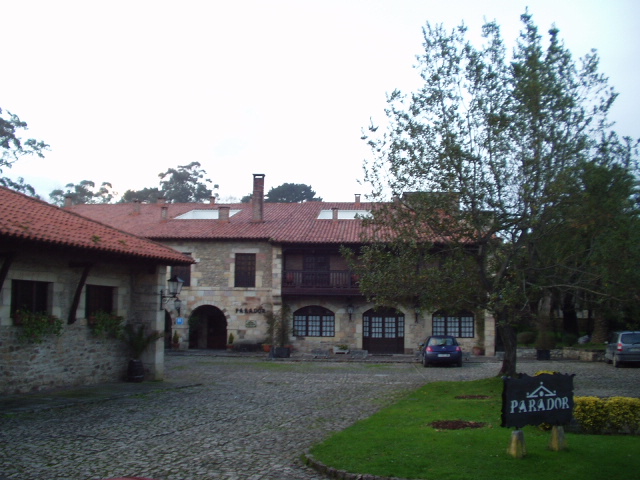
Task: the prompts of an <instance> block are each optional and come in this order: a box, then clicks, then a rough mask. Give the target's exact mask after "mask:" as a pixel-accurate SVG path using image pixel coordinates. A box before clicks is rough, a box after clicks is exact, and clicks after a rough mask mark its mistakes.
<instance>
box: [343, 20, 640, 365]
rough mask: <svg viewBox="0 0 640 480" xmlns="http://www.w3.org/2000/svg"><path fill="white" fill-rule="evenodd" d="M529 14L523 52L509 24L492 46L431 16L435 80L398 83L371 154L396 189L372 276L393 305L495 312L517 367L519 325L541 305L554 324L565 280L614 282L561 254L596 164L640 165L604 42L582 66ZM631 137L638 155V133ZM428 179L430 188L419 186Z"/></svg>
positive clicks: (376, 236) (365, 284)
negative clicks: (509, 44)
mask: <svg viewBox="0 0 640 480" xmlns="http://www.w3.org/2000/svg"><path fill="white" fill-rule="evenodd" d="M521 19H522V22H523V29H522V31H521V33H520V37H519V39H518V42H517V45H516V47H515V49H514V53H513V55H512V57H511V58H507V54H506V48H505V46H504V42H503V40H502V38H501V35H500V30H499V27H498V25H496V24H495V23H486V24H485V25H484V26H483V38H484V39H485V42H484V44H483V45H482V46H481V47H480V48H477V47H475V46H473V45H472V44H471V43H470V42H469V41H467V40H466V28H465V27H464V26H461V27H458V28H457V29H454V30H452V31H451V32H447V31H445V29H444V27H442V26H435V27H432V26H431V25H429V24H427V26H426V27H425V29H424V30H423V33H424V53H423V54H421V55H420V56H419V57H418V61H419V66H418V68H419V69H420V72H421V77H422V79H423V80H424V85H423V86H422V88H421V89H419V90H418V91H416V92H413V93H412V94H411V95H403V94H402V93H401V92H399V91H394V92H393V93H392V94H391V95H390V96H389V98H388V105H389V107H388V109H387V118H388V121H389V126H388V128H387V129H385V130H380V129H379V128H378V127H377V126H375V125H373V124H372V125H371V126H370V127H369V131H368V133H366V134H365V135H364V136H363V139H364V140H365V141H367V142H368V144H369V146H370V147H371V149H372V153H373V157H372V159H370V160H369V161H367V162H366V163H365V179H366V181H368V182H369V183H370V184H371V185H372V187H373V195H372V196H373V199H374V200H377V201H381V202H382V201H383V200H385V199H388V197H389V194H391V195H392V196H394V197H395V198H396V201H394V202H386V203H380V207H379V208H377V209H376V210H375V211H374V212H373V216H372V218H371V220H368V221H367V222H366V224H367V225H368V230H367V232H368V233H367V235H366V236H365V238H364V240H365V242H366V243H367V244H368V246H367V247H365V248H364V249H363V251H362V259H361V261H362V263H361V264H360V265H362V266H361V267H360V270H359V273H360V274H361V288H362V289H363V291H364V293H365V294H366V295H367V296H369V297H370V298H372V299H374V300H375V301H376V303H379V304H381V303H382V301H384V302H395V303H396V304H405V305H406V304H409V305H412V306H417V307H420V308H422V309H423V310H427V309H429V308H436V307H439V308H442V307H444V308H463V307H465V306H469V305H471V304H475V305H474V307H473V308H474V309H475V310H476V311H478V310H486V311H488V312H489V313H491V314H492V315H493V316H494V318H495V319H496V322H497V326H498V331H499V333H500V335H501V337H502V341H503V344H504V347H505V356H504V361H503V364H502V368H501V372H500V373H501V374H506V375H510V374H514V373H515V372H516V335H515V326H516V325H517V324H518V322H520V321H522V320H523V319H525V318H529V317H531V316H532V315H533V316H534V317H537V318H538V321H539V322H540V323H541V324H542V323H543V322H544V319H545V317H548V315H550V311H549V308H548V305H549V301H548V300H549V297H550V295H551V294H552V293H553V292H554V291H555V290H557V289H559V288H564V287H566V286H568V285H571V287H572V288H573V290H572V291H574V292H577V291H585V290H588V289H597V290H598V293H599V294H602V295H606V292H605V291H604V290H603V289H602V288H601V286H600V287H599V286H598V285H599V283H598V281H596V278H595V277H591V278H590V279H589V281H586V280H587V278H588V277H587V276H586V275H584V276H582V277H581V278H582V279H584V280H585V281H584V283H583V282H578V281H576V280H575V278H574V279H572V278H571V274H570V273H572V272H571V266H570V261H569V259H567V258H563V257H562V256H561V255H559V253H560V252H559V251H558V255H556V254H552V257H553V258H549V257H548V256H547V255H548V254H549V253H548V252H554V251H556V248H557V247H558V245H559V242H560V241H561V239H562V238H563V235H562V234H560V233H559V232H560V230H559V226H561V225H563V222H564V220H566V218H565V217H564V215H565V214H567V212H568V211H569V207H568V205H570V204H571V203H572V201H573V200H572V194H573V193H575V192H576V191H582V190H581V187H580V183H581V179H582V180H584V175H585V169H586V168H587V167H588V166H589V165H592V164H594V163H597V162H600V164H601V165H602V166H603V168H605V169H612V168H621V169H623V170H624V171H626V172H630V173H631V172H636V170H635V162H630V161H629V157H627V158H624V155H622V153H621V152H623V151H624V148H622V144H623V143H624V142H622V141H620V140H619V139H618V138H617V136H616V135H615V133H612V132H610V131H609V130H608V128H609V123H608V121H607V114H608V111H609V109H610V107H611V105H612V103H613V101H614V100H615V98H616V93H615V92H614V91H613V89H611V88H610V87H609V86H608V84H607V79H606V78H605V77H604V76H602V75H601V74H599V73H598V57H597V55H596V54H595V53H594V52H592V53H590V54H588V55H587V56H586V57H585V58H584V59H583V60H582V64H581V65H580V66H578V65H576V63H575V62H574V61H573V60H572V57H571V54H570V52H569V51H568V50H566V49H565V47H564V45H563V44H562V42H561V41H560V40H559V37H558V30H557V29H555V28H552V29H551V30H549V32H548V45H547V47H546V49H545V48H543V45H542V37H541V35H540V34H539V33H538V29H537V27H536V26H535V25H534V23H533V21H532V19H531V16H530V15H528V14H524V15H522V17H521ZM629 145H631V150H633V152H632V153H631V156H632V157H633V158H634V159H635V158H636V157H637V151H636V146H637V143H635V144H629ZM603 152H606V157H607V159H606V161H603V158H602V157H603ZM420 191H421V192H429V193H424V194H415V193H414V194H412V193H411V192H420ZM581 213H582V214H585V215H589V219H590V220H593V219H594V218H593V214H592V213H591V214H590V212H588V211H582V212H581ZM554 233H555V234H554ZM581 241H584V240H583V239H581ZM611 247H612V246H611V245H608V246H607V248H611ZM390 253H391V254H390ZM407 253H408V256H407V257H405V254H407ZM543 253H544V255H543ZM394 256H395V257H397V258H393V257H394ZM400 257H402V258H400ZM407 259H409V260H408V261H407ZM552 260H553V262H554V263H553V264H551V263H550V262H551V261H552ZM571 260H572V261H573V262H574V266H575V260H576V259H575V257H574V258H572V259H571ZM352 261H353V260H352ZM389 262H391V267H392V268H390V267H389ZM353 263H354V267H357V263H355V261H354V262H353ZM573 273H575V272H573ZM397 281H400V282H401V284H402V285H405V286H406V288H403V289H400V290H398V289H397V288H396V287H397V286H396V282H397ZM474 285H475V287H474ZM600 285H602V284H601V283H600ZM394 290H395V291H394Z"/></svg>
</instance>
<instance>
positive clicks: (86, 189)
mask: <svg viewBox="0 0 640 480" xmlns="http://www.w3.org/2000/svg"><path fill="white" fill-rule="evenodd" d="M65 189H66V190H62V189H56V190H53V191H52V192H51V193H50V194H49V198H50V199H51V201H52V203H53V204H55V205H58V206H62V205H64V203H65V199H66V198H67V197H69V198H71V203H72V204H73V205H78V204H81V203H91V204H92V203H109V202H111V201H112V200H113V197H114V192H113V187H112V185H111V184H110V183H109V182H102V184H101V185H100V187H99V188H97V189H96V184H95V183H94V182H92V181H91V180H82V181H81V182H80V183H78V184H73V183H68V184H67V185H65Z"/></svg>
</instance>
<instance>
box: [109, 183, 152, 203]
mask: <svg viewBox="0 0 640 480" xmlns="http://www.w3.org/2000/svg"><path fill="white" fill-rule="evenodd" d="M162 196H163V195H162V193H161V192H160V190H159V189H158V188H157V187H153V188H143V189H142V190H127V191H126V192H124V195H122V197H121V198H120V200H118V203H130V202H133V201H135V200H137V201H139V202H144V203H157V201H158V198H159V197H162Z"/></svg>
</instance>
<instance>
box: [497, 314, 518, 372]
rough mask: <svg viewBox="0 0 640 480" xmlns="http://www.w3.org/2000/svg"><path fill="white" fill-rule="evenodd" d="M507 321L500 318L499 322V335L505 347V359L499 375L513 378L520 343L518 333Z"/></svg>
mask: <svg viewBox="0 0 640 480" xmlns="http://www.w3.org/2000/svg"><path fill="white" fill-rule="evenodd" d="M505 320H506V319H501V318H499V321H498V325H499V326H498V333H499V334H500V337H501V338H502V344H503V345H504V358H503V359H502V368H501V369H500V372H499V373H498V375H505V376H513V375H515V374H516V364H517V362H516V359H517V355H516V354H517V351H518V350H517V349H518V342H517V340H516V331H515V330H514V329H513V327H512V326H511V325H509V324H508V323H507V322H506V321H505Z"/></svg>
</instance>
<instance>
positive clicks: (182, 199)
mask: <svg viewBox="0 0 640 480" xmlns="http://www.w3.org/2000/svg"><path fill="white" fill-rule="evenodd" d="M206 174H207V172H205V171H204V170H203V169H201V168H200V163H199V162H191V163H190V164H188V165H181V166H178V168H170V169H169V170H167V171H166V172H164V173H160V174H159V175H158V176H159V177H160V190H161V193H162V194H163V195H164V197H165V198H166V199H167V201H169V202H173V203H188V202H202V201H205V200H208V199H209V198H211V190H210V189H208V188H207V186H206V183H210V182H211V180H209V179H207V178H205V175H206ZM202 182H205V183H202Z"/></svg>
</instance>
